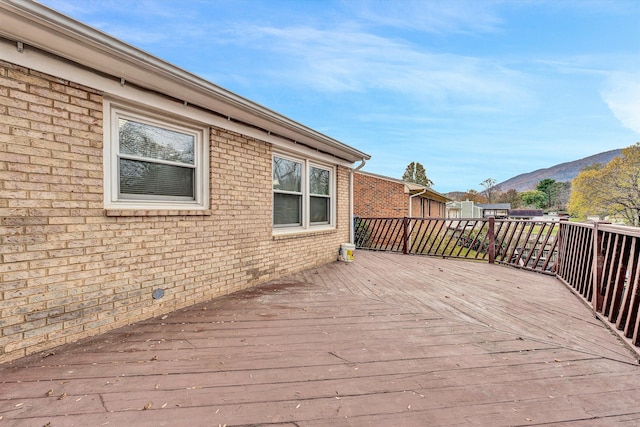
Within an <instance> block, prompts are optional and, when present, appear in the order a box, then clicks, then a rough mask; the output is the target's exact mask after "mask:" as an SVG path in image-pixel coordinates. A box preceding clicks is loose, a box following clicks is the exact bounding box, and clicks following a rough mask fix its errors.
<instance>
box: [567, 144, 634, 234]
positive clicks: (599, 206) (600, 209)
mask: <svg viewBox="0 0 640 427" xmlns="http://www.w3.org/2000/svg"><path fill="white" fill-rule="evenodd" d="M569 206H570V212H572V213H573V214H575V215H577V216H579V217H585V216H586V215H589V214H599V215H602V214H606V215H610V216H614V217H618V218H621V219H623V220H624V222H625V223H626V224H628V225H632V226H636V227H637V226H640V142H638V143H636V144H635V145H632V146H630V147H627V148H625V149H623V150H622V155H621V156H620V157H616V158H614V159H613V160H611V161H610V162H609V163H607V164H606V165H604V166H601V167H594V168H589V169H586V170H583V171H582V172H580V174H578V176H577V177H576V178H575V179H574V180H573V191H572V194H571V198H570V200H569Z"/></svg>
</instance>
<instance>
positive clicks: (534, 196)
mask: <svg viewBox="0 0 640 427" xmlns="http://www.w3.org/2000/svg"><path fill="white" fill-rule="evenodd" d="M520 199H522V202H523V203H524V205H525V206H526V207H535V208H537V209H541V208H542V206H543V205H544V204H545V202H546V201H547V195H546V194H544V193H543V192H542V191H539V190H531V191H524V192H522V193H520Z"/></svg>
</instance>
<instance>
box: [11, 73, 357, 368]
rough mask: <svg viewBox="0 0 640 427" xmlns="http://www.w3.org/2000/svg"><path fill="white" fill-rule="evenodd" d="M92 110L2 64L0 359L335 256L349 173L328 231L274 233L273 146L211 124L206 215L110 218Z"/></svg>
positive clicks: (42, 78)
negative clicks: (157, 294) (156, 292)
mask: <svg viewBox="0 0 640 427" xmlns="http://www.w3.org/2000/svg"><path fill="white" fill-rule="evenodd" d="M102 101H103V99H102V94H101V93H99V92H98V91H95V90H92V89H91V88H87V87H82V86H80V85H77V84H74V83H73V82H68V81H65V80H61V79H57V78H55V77H51V76H48V75H44V74H41V73H38V72H35V71H32V70H28V69H25V68H22V67H19V66H15V65H11V64H7V63H4V62H1V61H0V243H1V245H0V284H1V286H0V363H2V362H6V361H9V360H12V359H15V358H18V357H21V356H25V355H28V354H31V353H34V352H38V351H43V350H47V349H50V348H52V347H55V346H58V345H61V344H65V343H69V342H72V341H75V340H78V339H80V338H83V337H87V336H91V335H95V334H98V333H101V332H105V331H107V330H110V329H113V328H116V327H119V326H123V325H125V324H128V323H131V322H134V321H139V320H142V319H146V318H149V317H153V316H157V315H160V314H163V313H167V312H170V311H172V310H175V309H178V308H181V307H185V306H187V305H191V304H195V303H198V302H202V301H206V300H209V299H211V298H214V297H216V296H220V295H223V294H227V293H230V292H234V291H237V290H240V289H243V288H246V287H249V286H253V285H256V284H259V283H262V282H265V281H268V280H271V279H274V278H277V277H280V276H282V275H286V274H290V273H293V272H296V271H299V270H302V269H305V268H309V267H313V266H317V265H320V264H324V263H328V262H331V261H335V259H336V256H337V251H338V248H339V246H340V244H341V243H343V242H347V241H348V240H349V170H348V169H347V168H344V167H338V168H337V195H336V199H337V201H336V203H337V206H336V211H337V227H336V229H335V230H330V231H319V232H315V233H302V234H297V235H288V236H273V235H272V226H271V217H272V213H271V209H272V189H271V185H272V176H271V174H272V171H271V168H272V166H271V155H272V151H271V150H272V147H271V145H270V144H268V143H266V142H262V141H259V140H256V139H253V138H249V137H245V136H243V135H241V134H238V133H235V132H230V131H226V130H224V129H221V128H216V127H211V135H210V199H211V214H210V215H202V214H201V213H200V214H193V215H191V214H187V213H185V214H181V215H174V214H175V212H173V213H172V212H152V213H150V212H139V213H137V214H136V215H135V216H127V214H125V213H124V212H121V213H118V212H114V213H112V214H111V215H113V216H107V215H106V214H105V210H104V206H103V191H104V188H103V147H102V145H103V135H102V131H103V129H102ZM156 289H163V290H164V297H162V298H160V299H153V298H152V293H153V291H154V290H156Z"/></svg>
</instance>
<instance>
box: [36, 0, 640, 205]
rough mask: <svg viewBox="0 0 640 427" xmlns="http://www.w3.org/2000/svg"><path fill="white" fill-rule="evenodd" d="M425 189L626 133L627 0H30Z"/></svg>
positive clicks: (587, 148) (638, 75)
mask: <svg viewBox="0 0 640 427" xmlns="http://www.w3.org/2000/svg"><path fill="white" fill-rule="evenodd" d="M41 3H43V4H45V5H47V6H49V7H52V8H53V9H56V10H57V11H59V12H62V13H64V14H66V15H68V16H71V17H73V18H75V19H77V20H79V21H81V22H83V23H85V24H88V25H90V26H92V27H95V28H98V29H100V30H102V31H104V32H106V33H108V34H110V35H112V36H114V37H116V38H118V39H120V40H122V41H124V42H126V43H129V44H131V45H133V46H135V47H137V48H139V49H142V50H144V51H146V52H148V53H151V54H153V55H155V56H157V57H159V58H161V59H163V60H165V61H167V62H170V63H172V64H174V65H177V66H178V67H180V68H183V69H185V70H187V71H190V72H192V73H194V74H196V75H199V76H200V77H202V78H205V79H207V80H209V81H210V82H212V83H215V84H217V85H219V86H221V87H223V88H225V89H227V90H230V91H232V92H234V93H236V94H238V95H241V96H243V97H245V98H248V99H250V100H251V101H253V102H256V103H258V104H260V105H262V106H265V107H267V108H269V109H271V110H274V111H276V112H278V113H280V114H282V115H284V116H286V117H288V118H290V119H292V120H295V121H297V122H299V123H302V124H303V125H305V126H308V127H310V128H312V129H314V130H316V131H319V132H321V133H323V134H325V135H328V136H330V137H332V138H335V139H337V140H339V141H341V142H343V143H345V144H347V145H350V146H352V147H355V148H357V149H358V150H360V151H363V152H365V153H367V154H369V155H371V156H372V158H371V160H369V161H367V163H366V165H365V166H364V168H363V170H365V171H368V172H372V173H377V174H380V175H386V176H390V177H394V178H401V177H402V174H403V173H404V170H405V168H406V166H407V165H408V164H409V163H410V162H414V161H415V162H420V163H422V164H423V165H424V167H425V169H426V171H427V176H428V177H429V179H431V180H432V181H433V182H434V186H433V189H435V190H436V191H439V192H441V193H446V192H449V191H466V190H470V189H474V190H477V191H481V190H482V189H483V187H482V186H481V185H480V183H481V182H482V181H484V180H485V179H487V178H492V179H495V180H497V182H502V181H504V180H507V179H509V178H511V177H513V176H516V175H519V174H521V173H526V172H531V171H534V170H537V169H541V168H547V167H550V166H553V165H556V164H558V163H563V162H567V161H572V160H577V159H580V158H583V157H587V156H590V155H593V154H597V153H600V152H603V151H608V150H613V149H616V148H624V147H628V146H630V145H633V144H635V143H636V142H638V141H640V1H637V0H609V1H592V0H548V1H546V0H500V1H498V0H495V1H494V0H471V1H465V0H395V1H394V0H94V1H91V2H87V1H86V0H41Z"/></svg>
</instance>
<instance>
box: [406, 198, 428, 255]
mask: <svg viewBox="0 0 640 427" xmlns="http://www.w3.org/2000/svg"><path fill="white" fill-rule="evenodd" d="M409 191H411V190H409ZM426 192H427V189H426V188H425V189H424V190H422V191H421V192H419V193H416V194H411V195H410V196H409V218H411V208H412V207H413V200H412V199H413V198H414V197H416V196H420V195H421V194H424V193H426ZM408 231H409V236H408V238H407V246H408V247H409V248H411V232H412V231H413V230H412V229H411V222H409V230H408ZM409 250H410V249H409Z"/></svg>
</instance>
